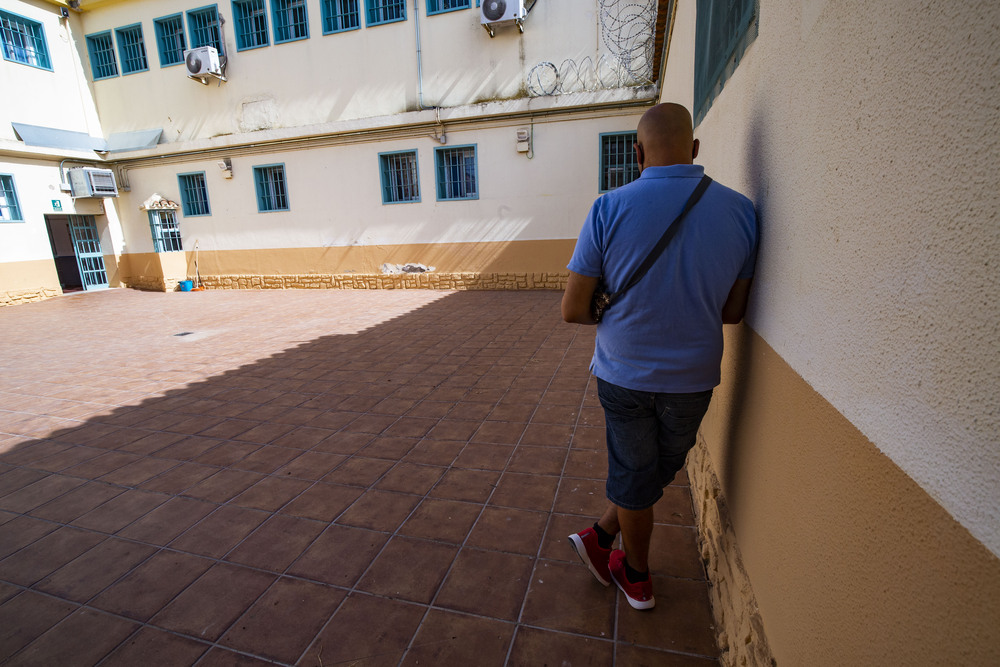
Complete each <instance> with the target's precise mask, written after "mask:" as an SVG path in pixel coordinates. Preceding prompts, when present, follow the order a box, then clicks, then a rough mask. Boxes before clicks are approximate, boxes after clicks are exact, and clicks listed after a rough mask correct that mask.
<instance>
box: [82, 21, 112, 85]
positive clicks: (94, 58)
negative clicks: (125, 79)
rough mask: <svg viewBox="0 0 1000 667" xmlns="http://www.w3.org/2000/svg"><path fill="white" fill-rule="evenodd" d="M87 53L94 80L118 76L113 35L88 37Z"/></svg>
mask: <svg viewBox="0 0 1000 667" xmlns="http://www.w3.org/2000/svg"><path fill="white" fill-rule="evenodd" d="M87 52H88V53H89V54H90V70H91V72H92V73H93V75H94V80H95V81H96V80H97V79H107V78H108V77H111V76H118V63H117V62H116V61H115V47H114V44H112V42H111V33H110V32H103V33H101V34H99V35H87Z"/></svg>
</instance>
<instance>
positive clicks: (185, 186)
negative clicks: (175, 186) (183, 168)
mask: <svg viewBox="0 0 1000 667" xmlns="http://www.w3.org/2000/svg"><path fill="white" fill-rule="evenodd" d="M177 180H178V181H179V182H180V186H181V210H183V211H184V215H185V216H187V217H191V216H196V215H211V214H212V211H211V209H209V207H208V185H207V184H206V183H205V172H203V171H199V172H197V173H193V174H177Z"/></svg>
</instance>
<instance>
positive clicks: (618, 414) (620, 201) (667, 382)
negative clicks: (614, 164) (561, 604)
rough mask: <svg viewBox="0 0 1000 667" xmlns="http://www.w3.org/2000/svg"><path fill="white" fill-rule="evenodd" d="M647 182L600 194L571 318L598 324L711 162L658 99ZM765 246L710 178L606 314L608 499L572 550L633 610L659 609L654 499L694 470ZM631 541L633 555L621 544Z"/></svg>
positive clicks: (648, 143)
mask: <svg viewBox="0 0 1000 667" xmlns="http://www.w3.org/2000/svg"><path fill="white" fill-rule="evenodd" d="M635 152H636V158H637V160H638V163H639V170H640V176H639V178H638V179H637V180H635V181H633V182H632V183H629V184H628V185H625V186H623V187H621V188H618V189H617V190H614V191H612V192H608V193H606V194H604V195H602V196H601V197H599V198H598V199H597V201H595V202H594V204H593V206H592V207H591V209H590V213H589V215H588V216H587V220H586V222H585V223H584V225H583V230H582V231H581V233H580V238H579V240H578V241H577V244H576V250H575V251H574V253H573V258H572V259H571V260H570V263H569V266H568V268H569V270H570V273H569V281H568V283H567V285H566V292H565V294H564V295H563V299H562V315H563V319H565V320H566V321H567V322H572V323H577V324H596V322H595V321H594V319H593V317H592V315H591V310H590V302H591V297H592V295H593V294H594V291H595V290H596V289H597V287H598V286H599V283H600V282H603V283H604V287H605V288H606V289H607V291H609V292H615V291H617V290H619V289H621V288H622V287H623V286H624V284H625V283H626V282H627V281H628V280H629V278H630V277H631V276H632V274H633V273H634V272H635V270H636V268H637V267H638V266H639V265H640V264H642V262H643V260H645V259H646V257H647V256H648V255H649V252H650V250H651V249H652V248H653V246H654V245H655V244H656V242H657V240H659V238H660V236H661V235H662V234H663V232H664V230H665V229H666V227H667V226H668V225H669V224H670V223H671V221H673V220H674V219H675V218H677V216H678V215H679V214H680V212H681V210H682V209H683V208H684V205H685V203H686V202H687V200H688V198H689V196H690V195H691V193H692V192H693V191H694V189H695V187H696V186H697V185H698V183H699V181H700V180H701V178H702V176H704V168H702V167H700V166H696V165H694V164H692V162H693V160H694V159H695V158H696V157H697V155H698V140H696V139H694V133H693V129H692V123H691V115H690V114H689V113H688V111H687V110H686V109H685V108H684V107H682V106H679V105H676V104H659V105H657V106H655V107H653V108H651V109H649V110H648V111H647V112H646V113H645V114H643V116H642V118H641V119H640V121H639V127H638V131H637V137H636V144H635ZM756 248H757V217H756V214H755V212H754V208H753V204H752V203H751V202H750V200H749V199H747V198H746V197H744V196H743V195H741V194H739V193H737V192H735V191H734V190H730V189H729V188H727V187H725V186H723V185H720V184H719V183H714V182H713V183H711V184H710V185H709V187H708V189H707V190H706V191H705V193H704V196H703V197H702V198H701V199H700V200H699V201H698V203H697V204H695V205H694V207H693V208H692V209H691V210H690V212H689V213H688V214H687V216H686V217H685V218H684V221H683V224H682V225H681V226H680V227H679V229H678V232H677V235H676V236H675V237H674V238H673V239H672V241H671V242H670V244H669V245H668V246H667V247H666V249H665V250H664V251H663V253H662V254H661V255H660V257H659V258H658V259H657V260H656V262H655V263H654V264H653V265H652V267H651V268H650V269H649V271H648V273H646V274H645V276H644V277H643V278H642V279H641V280H640V281H639V282H638V283H637V284H635V286H634V287H632V288H631V289H630V290H628V291H627V292H625V293H624V294H623V295H622V296H621V297H620V298H618V300H616V301H615V302H614V303H613V304H612V306H611V307H610V308H609V309H608V310H607V312H606V313H605V314H604V316H603V318H602V319H601V322H600V325H599V326H598V328H597V337H596V343H595V346H594V357H593V361H592V362H591V366H590V370H591V372H592V373H593V374H594V375H595V376H596V378H597V386H598V394H599V396H600V400H601V405H602V406H603V407H604V415H605V422H606V424H607V447H608V480H607V487H606V494H607V498H608V500H609V501H610V504H609V506H608V508H607V510H606V511H605V512H604V515H603V516H601V518H600V519H599V520H598V521H597V523H595V524H594V525H593V527H591V528H587V529H586V530H584V531H582V532H579V533H576V534H575V535H570V536H569V539H570V544H571V545H572V546H573V548H574V549H575V551H576V552H577V554H578V555H579V556H580V559H581V560H583V562H584V563H585V564H586V565H587V567H588V568H589V569H590V571H591V572H592V573H593V575H594V576H595V577H596V578H597V579H598V581H600V582H601V583H602V584H604V585H605V586H607V585H609V584H610V583H611V581H614V582H615V584H616V585H617V586H618V588H620V589H621V590H622V592H623V593H625V596H626V598H627V599H628V602H629V604H630V605H632V607H634V608H636V609H649V608H651V607H653V605H654V599H653V586H652V579H651V578H650V575H649V565H648V557H649V542H650V537H651V535H652V532H653V505H655V504H656V502H657V501H658V500H659V499H660V498H661V497H662V496H663V487H665V486H666V485H667V484H669V483H670V482H671V481H672V480H673V479H674V475H676V473H677V472H678V471H679V470H680V469H681V468H682V467H683V466H684V460H685V458H686V457H687V452H688V450H690V449H691V447H693V446H694V444H695V437H696V435H697V432H698V427H699V425H700V424H701V420H702V418H703V417H704V415H705V411H706V410H707V409H708V404H709V401H710V400H711V398H712V390H713V389H714V387H715V386H716V385H718V384H719V379H720V366H721V362H722V341H723V338H722V325H723V324H736V323H739V322H740V321H741V320H742V319H743V315H744V313H745V312H746V305H747V297H748V295H749V292H750V281H751V279H752V277H753V271H754V261H755V255H756ZM619 532H620V533H621V535H622V546H623V547H624V551H622V550H619V549H615V550H612V548H611V547H612V545H613V543H614V539H615V537H616V536H617V535H618V533H619Z"/></svg>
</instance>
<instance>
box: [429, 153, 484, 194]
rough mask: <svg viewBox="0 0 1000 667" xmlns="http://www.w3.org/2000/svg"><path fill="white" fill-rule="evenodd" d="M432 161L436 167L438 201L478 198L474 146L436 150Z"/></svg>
mask: <svg viewBox="0 0 1000 667" xmlns="http://www.w3.org/2000/svg"><path fill="white" fill-rule="evenodd" d="M434 159H435V161H436V166H437V196H438V199H441V200H449V199H478V198H479V184H478V180H477V177H476V147H475V146H457V147H455V148H438V149H436V150H435V152H434Z"/></svg>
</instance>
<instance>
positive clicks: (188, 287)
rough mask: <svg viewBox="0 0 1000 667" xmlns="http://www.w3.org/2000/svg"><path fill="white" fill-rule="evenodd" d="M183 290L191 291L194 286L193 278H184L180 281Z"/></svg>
mask: <svg viewBox="0 0 1000 667" xmlns="http://www.w3.org/2000/svg"><path fill="white" fill-rule="evenodd" d="M180 286H181V291H182V292H190V291H191V288H192V287H194V281H192V280H182V281H181V282H180Z"/></svg>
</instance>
